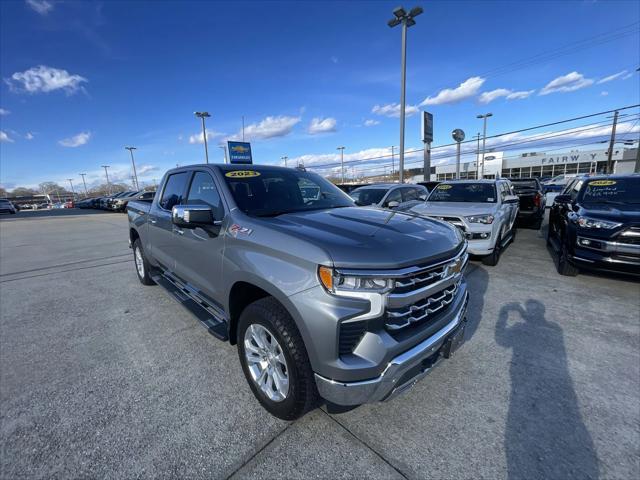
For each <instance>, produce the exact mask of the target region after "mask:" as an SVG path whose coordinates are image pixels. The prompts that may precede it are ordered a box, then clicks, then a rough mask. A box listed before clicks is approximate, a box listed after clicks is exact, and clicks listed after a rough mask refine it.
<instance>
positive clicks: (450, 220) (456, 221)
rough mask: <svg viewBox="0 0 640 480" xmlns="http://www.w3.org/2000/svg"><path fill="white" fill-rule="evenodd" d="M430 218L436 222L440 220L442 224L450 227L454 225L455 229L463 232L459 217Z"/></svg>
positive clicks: (463, 227)
mask: <svg viewBox="0 0 640 480" xmlns="http://www.w3.org/2000/svg"><path fill="white" fill-rule="evenodd" d="M431 218H435V219H436V220H442V221H444V222H448V223H450V224H451V225H455V226H456V227H458V228H460V229H462V230H464V229H465V226H464V222H463V221H462V219H461V218H460V217H439V216H432V217H431Z"/></svg>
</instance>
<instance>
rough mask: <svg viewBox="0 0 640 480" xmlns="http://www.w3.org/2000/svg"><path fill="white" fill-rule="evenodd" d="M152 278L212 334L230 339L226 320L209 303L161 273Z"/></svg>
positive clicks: (223, 338)
mask: <svg viewBox="0 0 640 480" xmlns="http://www.w3.org/2000/svg"><path fill="white" fill-rule="evenodd" d="M151 278H152V279H153V281H154V282H156V283H157V284H158V285H160V286H161V287H163V288H164V289H165V290H166V291H167V292H168V293H169V294H170V295H171V296H172V297H173V298H174V299H175V300H177V301H178V303H180V304H181V305H182V306H183V307H184V308H186V309H187V310H188V311H189V312H191V313H192V314H193V315H194V316H195V317H196V318H197V319H198V320H200V323H202V325H203V326H204V327H205V328H206V329H207V331H208V332H209V333H210V334H211V335H213V336H214V337H216V338H218V339H220V340H225V341H226V340H228V339H229V334H228V331H227V322H226V320H224V318H221V317H219V316H218V315H216V314H214V313H213V312H212V311H211V310H213V308H212V307H210V306H209V305H207V304H204V305H203V303H204V302H203V301H201V300H198V299H197V298H195V296H194V295H193V294H192V293H190V292H189V290H188V289H187V288H186V287H184V286H182V285H180V282H179V281H177V280H174V279H172V278H170V277H168V276H167V275H164V274H161V273H157V274H154V275H152V276H151ZM207 307H209V308H207Z"/></svg>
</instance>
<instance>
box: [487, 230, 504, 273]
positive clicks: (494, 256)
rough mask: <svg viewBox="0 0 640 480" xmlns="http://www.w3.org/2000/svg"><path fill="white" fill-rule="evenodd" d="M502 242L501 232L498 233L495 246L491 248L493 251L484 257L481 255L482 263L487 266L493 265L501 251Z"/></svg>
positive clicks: (495, 263) (498, 258)
mask: <svg viewBox="0 0 640 480" xmlns="http://www.w3.org/2000/svg"><path fill="white" fill-rule="evenodd" d="M501 243H502V234H498V239H497V240H496V246H495V247H494V248H493V252H492V253H491V254H490V255H487V256H486V257H482V263H483V264H484V265H487V266H489V267H495V266H496V265H497V264H498V261H499V260H500V253H501V252H502V248H501Z"/></svg>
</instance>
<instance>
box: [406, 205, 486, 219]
mask: <svg viewBox="0 0 640 480" xmlns="http://www.w3.org/2000/svg"><path fill="white" fill-rule="evenodd" d="M496 207H497V204H496V203H466V202H424V203H422V204H420V205H416V206H415V207H413V208H412V209H411V210H410V211H411V212H412V213H415V214H417V215H429V216H445V217H446V216H457V217H463V216H469V215H482V214H488V213H491V214H494V213H495V211H496Z"/></svg>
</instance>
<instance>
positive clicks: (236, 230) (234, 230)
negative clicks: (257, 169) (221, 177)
mask: <svg viewBox="0 0 640 480" xmlns="http://www.w3.org/2000/svg"><path fill="white" fill-rule="evenodd" d="M229 173H233V172H229ZM258 175H259V174H258ZM251 232H253V230H251V229H250V228H246V227H241V226H240V225H238V224H237V223H234V224H233V225H231V226H230V227H229V233H230V234H231V235H233V236H234V237H237V236H238V234H242V235H251Z"/></svg>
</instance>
